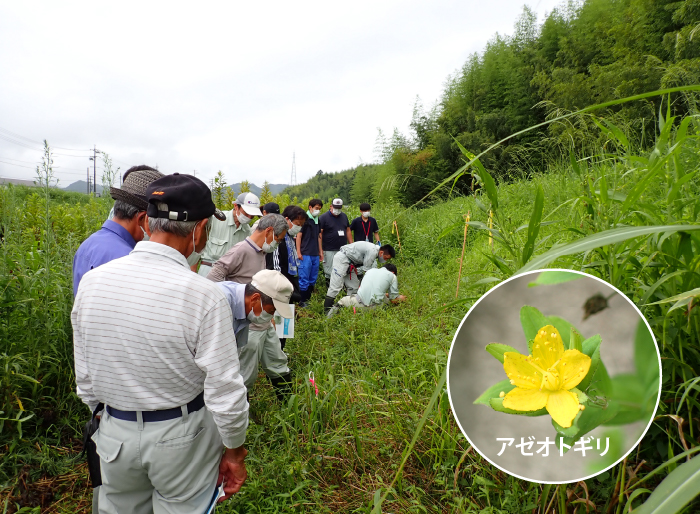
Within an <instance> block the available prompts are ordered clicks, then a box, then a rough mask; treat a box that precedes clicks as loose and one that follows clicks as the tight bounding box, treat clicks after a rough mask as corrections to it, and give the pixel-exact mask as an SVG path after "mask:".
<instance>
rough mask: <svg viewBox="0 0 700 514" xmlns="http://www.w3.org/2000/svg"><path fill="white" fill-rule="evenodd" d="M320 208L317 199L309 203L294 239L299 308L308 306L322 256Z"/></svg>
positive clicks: (320, 204) (321, 203)
mask: <svg viewBox="0 0 700 514" xmlns="http://www.w3.org/2000/svg"><path fill="white" fill-rule="evenodd" d="M322 208H323V202H322V201H321V200H319V199H318V198H314V199H312V200H311V201H310V202H309V210H308V211H306V214H307V220H306V222H305V223H304V226H303V227H302V228H301V232H299V234H297V237H296V240H297V244H296V247H297V259H299V270H298V272H299V291H300V293H301V302H299V307H306V306H307V305H308V301H309V299H310V298H311V293H313V292H314V288H315V287H316V279H317V278H318V267H319V265H320V262H321V255H322V254H323V250H322V249H321V237H320V233H319V228H318V217H319V214H321V209H322Z"/></svg>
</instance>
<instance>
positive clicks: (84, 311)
mask: <svg viewBox="0 0 700 514" xmlns="http://www.w3.org/2000/svg"><path fill="white" fill-rule="evenodd" d="M146 198H147V199H148V208H147V215H148V225H147V227H146V231H147V233H148V234H149V235H150V240H149V241H141V242H139V243H137V244H136V247H135V248H134V250H133V251H132V252H131V253H130V254H129V255H127V256H125V257H122V258H120V259H114V260H113V261H111V262H109V263H106V264H103V265H102V266H100V267H98V268H96V269H94V270H92V271H90V272H89V273H86V274H85V276H84V277H83V279H82V280H81V282H80V286H79V288H78V292H77V295H76V298H75V304H74V306H73V310H72V312H71V324H72V328H73V338H74V340H73V343H74V344H73V348H74V357H75V376H76V383H77V384H76V385H77V394H78V396H79V397H80V398H81V400H83V402H84V403H86V404H87V405H88V406H89V407H90V409H91V410H93V412H94V411H96V410H97V409H99V408H100V405H104V412H103V414H102V417H101V420H100V425H99V429H98V430H97V431H96V432H95V433H94V435H93V436H92V440H93V441H94V442H95V444H96V449H97V454H98V455H99V456H100V464H101V478H102V482H103V485H102V486H101V487H100V493H99V494H100V499H99V503H100V511H101V512H154V511H155V512H206V511H207V509H208V507H209V505H210V504H211V502H212V497H213V495H214V490H215V489H216V487H217V485H218V484H223V490H224V493H225V497H224V499H225V498H228V497H229V496H230V495H232V494H234V493H236V492H238V491H239V490H240V488H241V486H242V485H243V483H244V482H245V480H246V476H247V473H246V468H245V457H246V454H247V451H246V449H245V447H244V443H245V438H246V429H247V426H248V402H247V401H246V388H245V385H244V382H243V378H242V377H241V375H240V373H239V361H238V352H237V351H236V346H235V334H234V331H233V327H232V323H231V309H230V307H229V304H228V301H227V299H226V297H225V295H224V294H223V293H222V292H221V290H220V289H219V288H218V287H217V286H216V285H215V284H212V283H211V282H210V281H208V280H206V279H204V278H203V277H200V276H199V275H197V274H196V273H192V272H191V271H190V269H189V265H188V258H190V257H191V255H192V254H193V253H198V252H201V251H202V250H203V249H204V247H205V244H206V238H207V225H209V224H210V223H211V221H210V219H209V218H210V217H211V216H212V215H213V216H214V217H216V218H217V219H219V220H222V221H223V220H224V219H225V218H224V215H223V213H222V212H221V211H219V210H217V209H216V207H215V205H214V202H213V201H212V199H211V192H210V191H209V188H208V187H207V186H206V184H204V183H203V182H202V181H201V180H199V179H198V178H196V177H193V176H191V175H180V174H177V173H175V174H173V175H167V176H165V177H162V178H160V179H158V180H156V181H154V182H152V183H151V184H150V185H149V186H148V188H147V190H146Z"/></svg>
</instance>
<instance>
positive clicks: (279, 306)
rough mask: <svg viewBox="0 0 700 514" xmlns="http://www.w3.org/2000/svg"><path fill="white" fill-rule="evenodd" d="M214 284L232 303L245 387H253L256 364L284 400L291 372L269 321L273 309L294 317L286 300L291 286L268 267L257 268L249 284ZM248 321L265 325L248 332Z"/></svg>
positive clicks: (288, 297) (256, 371) (255, 376)
mask: <svg viewBox="0 0 700 514" xmlns="http://www.w3.org/2000/svg"><path fill="white" fill-rule="evenodd" d="M217 285H218V286H219V287H220V288H221V290H222V291H223V293H224V295H225V296H226V298H227V300H228V303H229V305H230V306H231V312H232V314H233V331H234V333H235V334H236V346H237V347H238V361H239V362H240V366H241V376H242V377H243V380H244V382H245V386H246V388H247V389H248V391H250V390H251V389H252V388H253V385H254V384H255V379H256V378H257V377H258V363H259V364H260V365H261V366H262V368H263V371H264V372H265V374H266V375H267V376H268V378H269V379H270V382H272V385H273V387H274V388H275V394H276V395H277V398H278V399H279V400H280V401H283V400H284V398H285V397H286V395H287V394H288V393H289V390H290V388H291V373H290V371H289V367H288V366H287V355H286V354H285V353H284V352H283V351H282V346H281V344H280V340H279V337H278V336H277V332H276V331H275V328H274V327H272V326H270V320H271V319H272V317H273V316H274V314H275V312H278V313H279V315H280V316H282V317H283V318H291V317H292V316H293V314H292V308H291V307H290V305H289V299H290V297H291V296H292V292H293V291H294V286H293V285H292V283H291V282H290V281H289V280H287V279H286V278H285V277H284V275H282V273H280V272H279V271H274V270H267V269H266V270H262V271H258V272H257V273H256V274H255V275H253V279H252V280H251V282H250V283H248V284H239V283H237V282H218V283H217ZM251 323H253V324H260V325H262V324H267V325H268V328H267V329H265V330H257V331H252V332H250V331H249V326H250V324H251Z"/></svg>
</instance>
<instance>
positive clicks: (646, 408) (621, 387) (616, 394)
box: [606, 373, 658, 425]
mask: <svg viewBox="0 0 700 514" xmlns="http://www.w3.org/2000/svg"><path fill="white" fill-rule="evenodd" d="M611 382H612V400H614V401H615V402H616V403H617V404H618V405H619V406H620V411H619V412H618V414H617V415H616V416H615V418H614V419H611V420H610V421H608V422H606V424H607V425H626V424H628V423H633V422H635V421H639V420H645V419H646V420H648V419H649V418H650V417H651V415H652V413H653V412H654V407H655V406H656V397H655V396H654V401H653V402H650V401H647V394H646V393H647V384H645V383H644V382H642V381H641V380H640V378H639V376H638V375H636V374H634V375H633V374H629V373H623V374H619V375H615V376H614V377H613V378H612V379H611ZM656 391H657V392H658V386H657V388H656Z"/></svg>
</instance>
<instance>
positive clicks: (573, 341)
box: [569, 326, 583, 352]
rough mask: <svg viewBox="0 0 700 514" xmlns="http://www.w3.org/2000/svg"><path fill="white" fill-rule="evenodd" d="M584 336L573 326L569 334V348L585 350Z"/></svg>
mask: <svg viewBox="0 0 700 514" xmlns="http://www.w3.org/2000/svg"><path fill="white" fill-rule="evenodd" d="M582 343H583V336H582V335H581V334H580V333H579V331H578V330H576V329H575V328H574V327H573V326H572V327H571V330H570V335H569V350H578V351H579V352H583V344H582Z"/></svg>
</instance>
